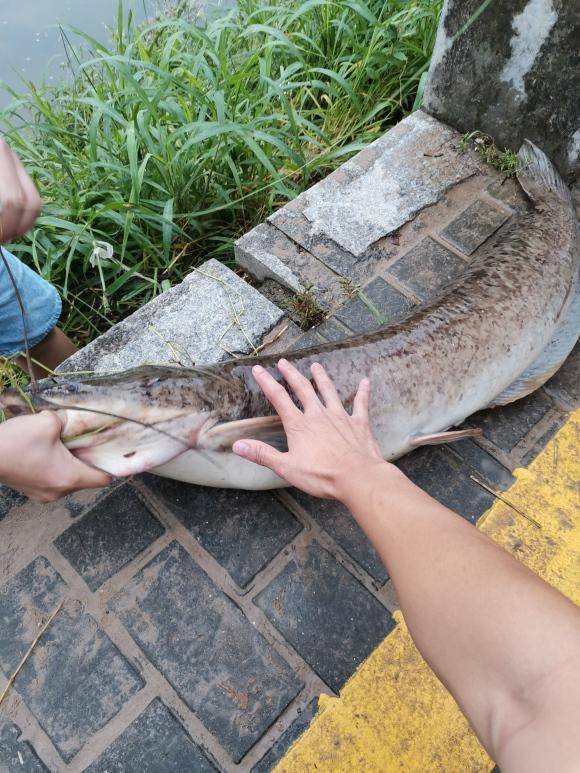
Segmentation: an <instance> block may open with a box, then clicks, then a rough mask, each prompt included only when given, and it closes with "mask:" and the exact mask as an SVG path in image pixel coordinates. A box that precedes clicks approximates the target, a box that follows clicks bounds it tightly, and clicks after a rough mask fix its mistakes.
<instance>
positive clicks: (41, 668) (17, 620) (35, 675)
mask: <svg viewBox="0 0 580 773" xmlns="http://www.w3.org/2000/svg"><path fill="white" fill-rule="evenodd" d="M64 592H65V586H64V583H63V581H62V579H61V578H60V576H59V575H58V574H57V573H56V572H55V571H54V569H53V568H52V567H51V565H50V564H49V563H48V561H46V559H44V558H38V559H36V560H35V561H34V562H33V563H32V564H30V565H29V566H27V567H26V568H25V569H23V570H22V571H21V572H20V573H19V574H18V575H16V577H14V578H13V579H12V580H11V581H10V582H9V583H8V584H7V585H6V586H4V588H3V589H2V590H1V592H0V619H1V620H2V629H1V632H0V666H1V667H2V669H3V671H4V673H5V674H10V673H12V672H13V671H14V670H15V668H16V666H17V664H18V663H19V662H20V659H21V658H22V657H23V655H24V653H25V652H26V650H27V649H28V647H29V645H30V643H31V642H32V640H33V638H34V636H35V634H36V633H37V631H38V628H39V624H40V623H41V622H42V621H43V619H45V618H46V616H47V614H48V613H49V612H52V611H53V610H54V609H55V608H56V604H57V603H58V600H59V599H61V598H62V596H63V594H64ZM142 686H143V681H142V680H141V678H140V676H139V675H138V674H137V673H136V672H135V671H134V670H133V668H132V667H131V666H130V665H129V663H128V662H127V661H126V660H125V659H124V658H123V656H122V655H121V653H120V652H119V651H118V650H117V648H116V647H115V646H114V645H113V643H112V642H111V640H110V639H109V638H108V637H107V636H106V635H105V634H104V633H103V631H101V630H100V629H99V627H98V626H97V624H96V622H95V621H94V620H93V619H92V618H91V617H90V616H89V615H87V614H85V613H83V612H82V610H81V605H80V604H78V603H77V602H72V601H69V602H67V603H66V605H65V607H64V608H63V609H62V611H61V612H60V614H59V615H58V616H57V617H56V618H55V620H54V622H53V623H52V625H51V626H50V628H49V629H48V631H47V632H46V633H45V634H44V636H43V637H42V639H41V641H40V643H39V644H38V645H37V646H36V648H35V650H34V652H33V654H32V656H31V657H30V658H29V660H28V661H27V663H26V665H25V666H24V667H23V669H22V670H21V671H20V674H19V675H18V677H17V679H16V682H15V687H16V689H17V690H18V692H19V693H20V695H21V696H22V697H23V699H24V700H25V702H26V703H27V705H28V707H29V708H30V710H31V711H32V713H33V714H34V715H35V717H36V718H37V719H38V722H39V723H40V725H41V727H42V728H43V729H44V731H45V732H46V733H47V735H48V736H49V738H50V739H51V741H52V743H53V744H54V745H55V747H56V748H57V749H58V751H59V752H60V754H61V756H62V757H63V759H64V760H65V761H66V762H70V760H71V759H72V758H73V757H74V755H75V754H76V753H77V752H78V751H79V750H80V749H81V748H82V747H83V746H84V744H85V743H86V741H87V740H88V739H89V738H90V737H91V736H92V735H93V734H94V733H95V732H96V731H97V730H99V729H100V728H101V727H103V725H104V724H105V723H106V722H108V721H109V720H110V719H111V718H112V717H114V716H115V714H117V712H118V711H119V709H120V708H121V706H123V704H124V703H125V702H126V701H127V700H128V699H129V698H130V697H131V696H132V695H133V694H135V693H136V692H137V691H138V690H140V689H141V687H142Z"/></svg>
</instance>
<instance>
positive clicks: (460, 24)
mask: <svg viewBox="0 0 580 773" xmlns="http://www.w3.org/2000/svg"><path fill="white" fill-rule="evenodd" d="M478 11H479V15H477V16H476V18H473V17H474V14H477V13H478ZM470 19H471V20H472V21H471V23H469V21H470ZM466 27H467V29H465V28H466ZM579 65H580V2H579V0H491V2H490V1H489V0H445V3H444V7H443V12H442V15H441V21H440V23H439V30H438V33H437V42H436V44H435V51H434V54H433V60H432V62H431V67H430V70H429V78H428V81H427V86H426V89H425V98H424V104H423V106H424V109H425V110H427V112H429V113H431V114H432V115H434V116H435V117H437V118H439V119H440V120H442V121H445V122H446V123H448V124H451V125H452V126H454V127H456V128H457V129H459V130H460V131H464V132H467V131H472V130H474V129H480V130H481V131H483V132H486V133H487V134H490V135H491V136H492V137H493V138H494V139H495V141H496V143H497V144H498V146H500V147H501V148H503V147H508V148H512V149H513V150H517V149H518V147H519V145H520V143H521V141H522V140H523V139H524V138H526V137H527V138H528V139H531V140H533V141H534V142H535V143H536V144H537V145H539V146H540V147H541V148H542V149H543V150H544V151H545V152H546V153H547V154H548V155H549V156H550V157H551V158H552V159H553V161H554V162H555V163H556V164H557V165H558V167H559V168H560V171H561V172H562V174H564V175H566V176H567V177H569V178H572V177H576V176H578V170H579V152H580V78H579Z"/></svg>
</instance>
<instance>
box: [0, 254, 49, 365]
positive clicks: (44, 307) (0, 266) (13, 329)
mask: <svg viewBox="0 0 580 773" xmlns="http://www.w3.org/2000/svg"><path fill="white" fill-rule="evenodd" d="M2 252H3V253H4V256H5V257H6V259H7V260H8V263H9V264H10V268H11V269H12V273H13V275H14V279H15V280H16V285H17V287H18V290H19V291H20V295H21V296H22V302H23V304H24V309H25V311H26V323H27V329H28V343H29V344H30V347H31V348H32V347H33V346H36V345H37V344H39V343H40V342H41V341H42V340H44V339H45V338H46V336H47V335H48V334H49V333H50V331H51V330H52V329H53V328H54V327H55V325H56V323H57V322H58V318H59V317H60V312H61V310H62V302H61V299H60V296H59V294H58V292H57V291H56V290H55V288H54V287H53V286H52V285H51V284H49V283H48V282H47V281H46V279H43V278H42V277H41V276H39V275H38V274H37V273H36V272H34V271H33V270H32V269H31V268H28V266H25V265H24V263H22V262H21V261H20V260H18V258H16V257H15V256H14V255H12V254H11V253H9V252H7V251H6V250H5V249H4V248H2ZM23 351H24V334H23V329H22V315H21V313H20V307H19V306H18V301H17V300H16V295H15V293H14V287H13V286H12V282H11V281H10V277H9V276H8V272H7V271H6V266H5V265H4V261H3V260H1V259H0V355H2V356H4V357H10V356H11V355H13V354H17V353H19V352H23Z"/></svg>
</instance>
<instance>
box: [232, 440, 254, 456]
mask: <svg viewBox="0 0 580 773" xmlns="http://www.w3.org/2000/svg"><path fill="white" fill-rule="evenodd" d="M249 450H250V446H249V445H248V444H247V443H244V441H243V440H236V442H235V443H234V445H233V447H232V451H233V452H234V454H238V456H247V455H248V452H249Z"/></svg>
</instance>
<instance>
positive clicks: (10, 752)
mask: <svg viewBox="0 0 580 773" xmlns="http://www.w3.org/2000/svg"><path fill="white" fill-rule="evenodd" d="M20 736H21V733H20V730H19V729H18V728H17V727H16V725H15V724H13V723H12V722H10V720H8V719H6V718H5V717H3V716H2V715H0V771H2V773H45V771H48V768H45V767H44V765H43V764H42V762H41V761H40V760H39V758H38V757H37V756H36V753H35V751H34V749H33V748H32V746H31V745H30V744H29V743H28V742H27V741H21V740H20Z"/></svg>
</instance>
